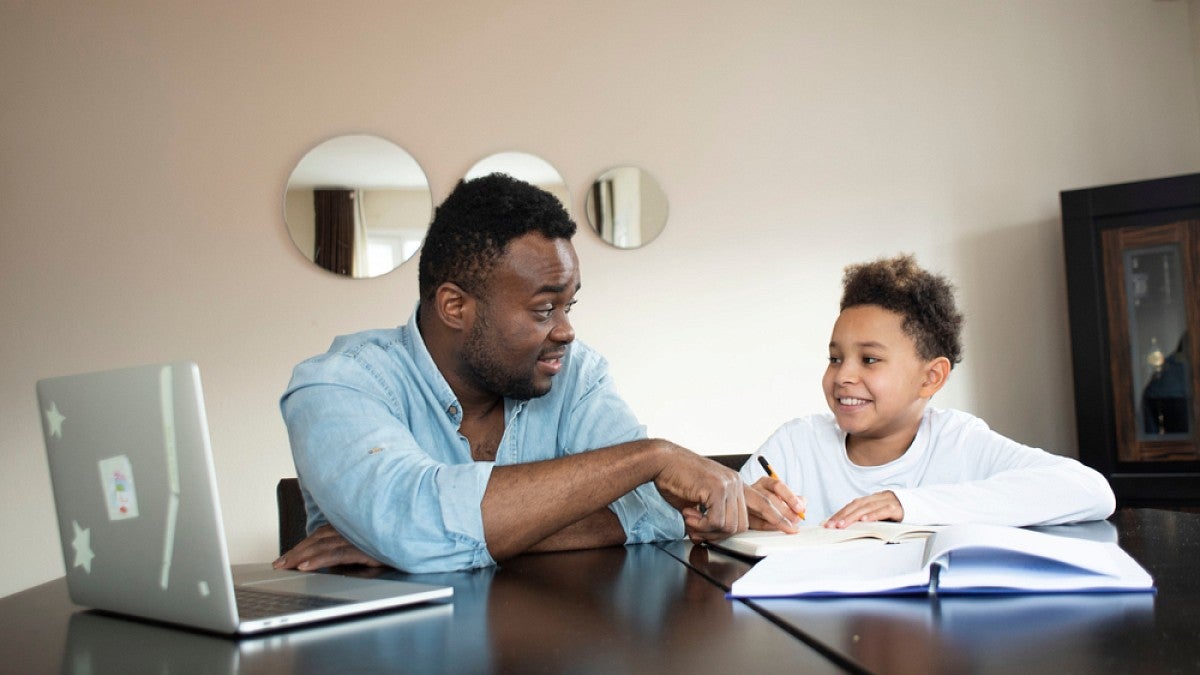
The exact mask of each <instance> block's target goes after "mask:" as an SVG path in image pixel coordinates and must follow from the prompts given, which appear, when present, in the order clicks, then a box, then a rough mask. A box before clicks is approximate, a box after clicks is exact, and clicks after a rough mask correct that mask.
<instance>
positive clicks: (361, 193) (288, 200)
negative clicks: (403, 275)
mask: <svg viewBox="0 0 1200 675" xmlns="http://www.w3.org/2000/svg"><path fill="white" fill-rule="evenodd" d="M432 213H433V197H432V195H431V193H430V190H429V181H428V180H427V179H426V177H425V172H424V171H422V170H421V166H420V165H419V164H417V161H416V160H415V159H413V157H412V156H411V155H409V154H408V153H407V152H405V151H404V149H403V148H401V147H400V146H398V145H396V144H395V143H392V142H391V141H389V140H387V139H384V138H379V137H378V136H371V135H365V134H358V135H347V136H338V137H336V138H332V139H329V140H327V141H325V142H323V143H321V144H320V145H318V146H317V147H315V148H313V149H312V150H310V151H309V152H308V154H306V155H305V156H304V157H303V158H302V159H301V160H300V162H299V163H298V164H297V165H296V168H295V169H294V170H293V171H292V175H291V177H290V178H289V179H288V185H287V192H286V194H285V196H284V220H285V221H286V222H287V228H288V233H289V234H290V235H291V237H292V241H293V242H294V243H295V244H296V247H297V248H299V249H300V252H301V253H303V254H304V256H305V257H306V258H308V259H309V260H311V261H313V262H314V263H316V264H317V265H318V266H319V267H322V268H324V269H327V270H329V271H331V272H334V273H335V274H340V275H343V276H348V277H354V278H359V279H362V278H369V277H377V276H380V275H382V274H387V273H388V272H391V271H392V270H393V269H395V268H396V267H399V266H400V265H401V264H402V263H404V262H405V261H406V260H408V259H409V258H411V257H413V255H415V254H416V252H417V250H418V249H419V248H420V247H421V242H422V241H423V240H424V238H425V231H426V230H427V229H428V228H429V221H430V218H431V216H432Z"/></svg>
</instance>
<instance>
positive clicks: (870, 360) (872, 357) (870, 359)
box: [863, 356, 879, 366]
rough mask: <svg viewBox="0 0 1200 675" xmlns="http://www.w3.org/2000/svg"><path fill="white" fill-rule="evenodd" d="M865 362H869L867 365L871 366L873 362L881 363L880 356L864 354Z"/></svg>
mask: <svg viewBox="0 0 1200 675" xmlns="http://www.w3.org/2000/svg"><path fill="white" fill-rule="evenodd" d="M863 363H865V364H867V365H868V366H869V365H871V364H873V363H879V359H878V358H876V357H874V356H864V357H863Z"/></svg>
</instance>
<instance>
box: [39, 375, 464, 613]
mask: <svg viewBox="0 0 1200 675" xmlns="http://www.w3.org/2000/svg"><path fill="white" fill-rule="evenodd" d="M37 396H38V405H39V408H40V410H41V418H42V431H43V436H44V437H45V441H46V454H47V457H48V459H49V464H50V479H51V483H52V485H53V489H54V503H55V508H56V510H57V512H58V527H59V534H60V539H61V542H62V550H63V560H64V564H65V566H66V569H67V574H66V578H67V588H68V590H69V591H70V595H71V600H72V601H73V602H75V603H76V604H79V605H84V606H87V607H93V608H96V609H100V610H105V611H109V612H115V613H119V614H126V615H133V616H137V617H142V618H147V619H153V620H157V621H165V622H169V623H175V624H181V625H185V626H189V627H193V628H200V629H204V630H208V631H213V632H217V633H226V634H235V633H236V634H250V633H258V632H262V631H269V630H275V629H280V628H285V627H289V626H295V625H300V624H304V623H311V622H315V621H326V620H330V619H335V618H339V617H345V616H351V615H355V614H362V613H366V612H376V611H380V610H385V609H390V608H395V607H402V606H407V605H414V604H419V603H427V602H431V601H438V600H445V599H446V598H449V597H450V596H451V595H452V594H453V589H452V588H451V587H449V586H438V585H430V584H419V583H413V582H408V581H400V580H394V579H366V578H357V577H349V576H341V575H337V574H327V573H308V572H296V571H289V570H274V569H271V567H270V565H269V564H262V565H260V566H252V567H251V568H249V570H248V571H247V573H246V574H244V575H242V574H239V577H238V579H236V581H237V583H236V584H235V578H234V575H233V572H232V570H231V567H230V565H229V553H228V550H227V547H226V542H225V532H224V528H223V526H222V521H221V509H220V504H219V502H218V499H217V483H216V475H215V472H214V469H213V459H212V449H211V446H210V443H209V436H208V422H207V420H206V416H205V413H204V397H203V393H202V391H201V387H200V369H199V368H198V367H197V365H196V364H195V363H192V362H188V361H184V362H177V363H168V364H154V365H144V366H135V367H131V368H123V369H119V370H111V371H105V372H99V373H88V374H83V375H70V376H65V377H55V378H50V379H45V380H41V381H39V382H38V383H37ZM241 569H242V566H239V571H240V570H241ZM239 598H245V599H255V600H257V602H258V604H259V605H260V607H258V608H253V607H250V606H249V605H243V604H242V601H241V600H239ZM262 604H267V605H274V606H276V607H277V609H275V610H264V609H262V608H261V605H262Z"/></svg>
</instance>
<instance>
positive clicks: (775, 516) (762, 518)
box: [746, 476, 808, 532]
mask: <svg viewBox="0 0 1200 675" xmlns="http://www.w3.org/2000/svg"><path fill="white" fill-rule="evenodd" d="M746 490H747V491H750V490H753V491H755V492H757V493H759V494H761V495H762V497H763V500H764V501H765V502H766V504H767V505H768V506H770V507H771V508H770V509H760V510H758V511H756V510H754V509H751V510H750V529H752V530H782V531H784V532H796V531H797V530H798V529H799V526H800V521H802V520H804V509H805V508H807V506H808V501H807V500H806V499H805V498H804V497H798V496H796V493H794V492H792V489H791V488H789V487H788V486H787V485H785V484H784V482H783V481H781V480H779V479H778V478H771V477H769V476H767V477H764V478H759V479H758V481H757V482H756V483H754V485H747V486H746ZM746 501H747V503H748V504H749V503H750V501H751V500H749V499H747V500H746ZM756 502H757V500H756Z"/></svg>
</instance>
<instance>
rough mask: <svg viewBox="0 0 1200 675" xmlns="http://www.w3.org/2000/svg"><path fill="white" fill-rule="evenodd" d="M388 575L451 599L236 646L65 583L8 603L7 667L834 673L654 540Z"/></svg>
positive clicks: (3, 609) (0, 618)
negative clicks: (80, 594)
mask: <svg viewBox="0 0 1200 675" xmlns="http://www.w3.org/2000/svg"><path fill="white" fill-rule="evenodd" d="M383 574H384V575H390V576H397V577H401V578H412V579H415V580H418V581H425V582H428V583H443V584H448V585H452V586H454V600H453V602H451V603H448V604H441V605H432V606H425V607H418V608H413V609H408V610H401V611H396V612H391V613H385V614H379V615H375V616H371V617H367V618H363V619H356V620H349V621H342V622H337V623H331V624H327V625H324V626H318V627H314V628H307V629H299V630H291V631H286V632H281V633H274V634H271V635H267V636H264V637H257V638H253V639H241V640H238V639H233V638H225V637H220V636H214V635H209V634H204V633H198V632H193V631H189V630H184V629H179V628H173V627H168V626H163V625H157V624H152V623H146V622H141V621H135V620H130V619H124V618H118V617H114V616H109V615H105V614H101V613H98V612H95V611H91V610H84V609H82V608H80V607H77V606H75V605H73V604H72V603H71V602H70V600H69V598H68V596H67V591H66V583H65V582H64V581H63V580H62V579H58V580H55V581H52V582H49V583H45V584H42V585H40V586H36V587H34V588H32V589H29V590H26V591H22V592H19V593H16V594H14V595H10V596H8V597H5V598H2V599H0V672H5V673H8V672H12V673H58V672H62V673H143V672H163V673H167V672H170V673H176V672H183V673H192V672H194V673H206V674H210V673H211V674H217V673H226V672H251V673H258V672H261V673H278V672H301V673H324V672H370V673H375V672H397V671H404V672H421V673H427V672H428V673H439V672H450V673H489V672H520V673H524V672H552V673H553V672H571V673H581V672H582V673H589V672H591V673H607V672H623V673H626V672H627V673H684V672H695V673H706V672H721V673H738V672H754V673H760V672H761V673H766V672H797V671H799V672H805V673H810V672H811V673H823V672H839V671H840V669H839V668H838V667H837V666H836V665H835V664H834V663H832V662H830V661H829V660H828V659H827V658H826V657H825V656H823V655H822V654H820V653H818V652H817V651H816V650H814V649H813V648H812V647H810V646H808V645H806V644H805V643H804V642H802V641H800V640H797V639H795V637H793V636H792V635H790V634H789V633H788V632H787V631H785V630H782V629H781V628H780V627H779V626H776V625H775V624H773V623H771V621H770V620H768V619H767V618H765V617H764V616H762V615H761V614H759V613H758V612H756V611H754V610H753V609H751V608H750V607H747V606H746V605H744V604H743V603H740V602H737V601H731V600H728V599H726V597H725V593H724V591H723V590H722V589H721V588H720V587H718V586H717V585H715V584H713V583H712V582H710V581H709V580H707V579H706V578H705V577H704V576H702V575H701V574H699V573H697V572H695V571H693V570H691V569H689V568H688V567H687V566H685V565H681V564H680V563H679V562H678V561H677V560H675V559H674V558H673V557H672V556H670V555H668V554H667V553H665V552H664V551H662V550H661V549H659V548H657V547H655V546H653V545H641V546H629V547H625V548H609V549H600V550H594V551H577V552H570V553H557V554H545V555H528V556H523V557H520V558H517V559H515V560H513V561H511V562H509V563H507V564H505V565H504V566H502V567H501V568H498V569H486V570H479V571H475V572H464V573H456V574H444V575H411V576H407V575H402V574H399V573H397V572H394V571H388V572H384V573H383Z"/></svg>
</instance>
